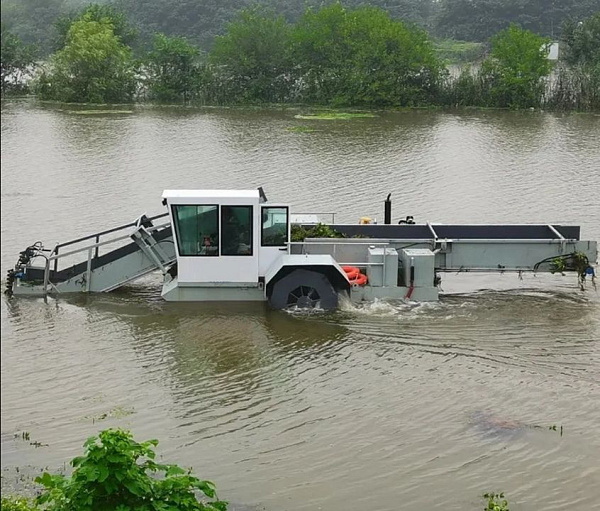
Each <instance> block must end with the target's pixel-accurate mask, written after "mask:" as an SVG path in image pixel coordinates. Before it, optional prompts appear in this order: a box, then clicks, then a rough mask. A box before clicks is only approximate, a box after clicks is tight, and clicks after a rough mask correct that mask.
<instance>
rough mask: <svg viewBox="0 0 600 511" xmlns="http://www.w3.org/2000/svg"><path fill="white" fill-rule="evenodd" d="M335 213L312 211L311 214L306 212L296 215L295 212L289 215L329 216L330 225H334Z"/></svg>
mask: <svg viewBox="0 0 600 511" xmlns="http://www.w3.org/2000/svg"><path fill="white" fill-rule="evenodd" d="M336 214H337V213H335V212H333V211H329V212H324V211H323V212H321V213H318V212H317V213H315V212H313V211H311V212H306V213H297V212H296V211H294V212H293V213H290V215H291V216H300V215H331V223H332V224H334V223H335V215H336Z"/></svg>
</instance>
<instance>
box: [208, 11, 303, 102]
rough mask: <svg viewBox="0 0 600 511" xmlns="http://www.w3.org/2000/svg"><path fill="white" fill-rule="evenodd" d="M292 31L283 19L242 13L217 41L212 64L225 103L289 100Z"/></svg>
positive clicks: (261, 14) (271, 14)
mask: <svg viewBox="0 0 600 511" xmlns="http://www.w3.org/2000/svg"><path fill="white" fill-rule="evenodd" d="M289 34H290V28H289V25H288V23H287V22H286V21H285V20H284V19H283V17H281V16H276V15H275V14H273V13H272V12H271V11H264V10H262V9H260V8H256V7H255V8H250V9H246V10H243V11H242V12H241V13H240V14H239V16H238V17H237V19H236V20H235V21H233V22H232V23H230V24H229V25H228V26H227V32H226V33H225V35H223V36H219V37H217V38H216V40H215V45H214V49H213V51H212V52H211V54H210V61H211V63H212V64H213V66H214V68H213V69H214V72H215V75H216V77H217V78H216V82H217V83H218V84H219V87H220V88H221V89H222V91H223V94H224V97H225V99H226V100H229V101H233V102H242V103H243V102H280V101H283V100H285V99H286V98H287V97H288V94H289V90H290V83H291V81H292V77H291V75H290V73H289V71H290V67H289V61H288V48H289Z"/></svg>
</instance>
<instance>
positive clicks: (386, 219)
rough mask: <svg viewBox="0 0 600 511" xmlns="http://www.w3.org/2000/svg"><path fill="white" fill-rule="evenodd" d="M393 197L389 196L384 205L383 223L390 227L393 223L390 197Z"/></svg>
mask: <svg viewBox="0 0 600 511" xmlns="http://www.w3.org/2000/svg"><path fill="white" fill-rule="evenodd" d="M391 196H392V194H391V193H390V194H388V196H387V199H385V202H384V203H383V205H384V209H383V223H384V224H386V225H389V224H391V223H392V201H391V200H390V197H391Z"/></svg>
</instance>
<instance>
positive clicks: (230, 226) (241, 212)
mask: <svg viewBox="0 0 600 511" xmlns="http://www.w3.org/2000/svg"><path fill="white" fill-rule="evenodd" d="M221 239H222V247H221V255H226V256H238V255H239V256H244V255H248V256H251V255H252V206H221Z"/></svg>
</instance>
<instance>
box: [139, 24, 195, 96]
mask: <svg viewBox="0 0 600 511" xmlns="http://www.w3.org/2000/svg"><path fill="white" fill-rule="evenodd" d="M199 55H200V50H199V49H198V48H197V47H196V46H193V45H192V44H190V43H189V42H188V41H187V40H186V39H185V38H183V37H167V36H166V35H164V34H156V35H155V37H154V46H153V49H152V51H151V52H150V53H149V54H148V57H147V59H146V67H147V75H148V92H149V95H150V98H151V99H156V100H158V101H178V100H183V101H187V100H189V99H192V98H193V97H194V96H195V95H196V94H197V91H198V86H199V79H200V67H199V63H198V57H199Z"/></svg>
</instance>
